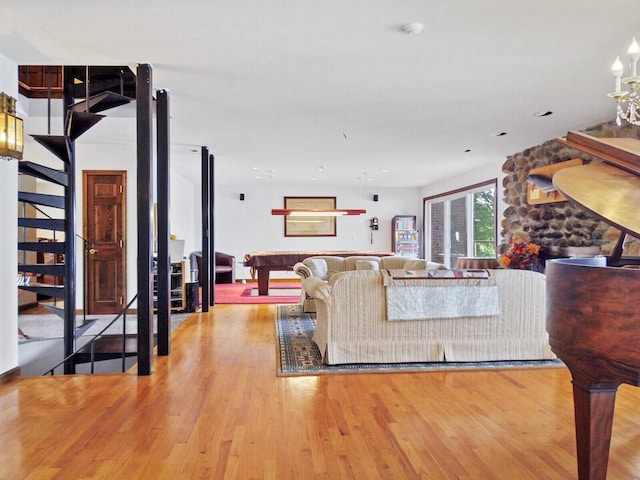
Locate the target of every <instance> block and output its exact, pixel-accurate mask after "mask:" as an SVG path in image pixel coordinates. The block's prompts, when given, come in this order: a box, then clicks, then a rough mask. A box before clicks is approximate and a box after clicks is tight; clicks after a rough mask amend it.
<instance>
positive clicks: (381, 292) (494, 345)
mask: <svg viewBox="0 0 640 480" xmlns="http://www.w3.org/2000/svg"><path fill="white" fill-rule="evenodd" d="M487 272H489V274H490V275H489V279H488V280H487V282H490V285H491V290H483V291H491V292H493V294H494V295H495V298H494V299H493V300H492V301H494V302H495V305H494V306H493V308H494V312H493V313H491V312H490V313H489V314H487V312H480V315H477V314H476V313H469V312H466V313H463V314H464V315H467V316H462V317H455V315H456V314H455V313H454V315H453V317H454V318H452V317H451V316H450V315H449V314H447V315H445V316H448V317H449V318H425V319H412V320H394V321H390V320H389V319H388V311H387V310H388V305H387V303H388V297H387V295H388V290H387V289H388V286H385V283H387V284H388V283H389V280H388V279H389V272H388V271H366V270H352V271H343V272H339V273H335V274H333V275H331V276H330V278H329V280H328V281H325V280H322V279H321V278H317V277H313V276H309V277H308V278H305V279H303V280H302V283H303V287H304V291H305V292H306V293H307V295H309V296H310V297H311V298H313V299H314V300H315V306H316V330H315V333H314V337H313V340H314V342H315V343H316V344H317V345H318V347H319V348H320V351H321V352H322V355H323V359H324V361H325V363H327V364H343V363H386V362H390V363H398V362H425V361H495V360H532V359H551V358H555V356H554V354H553V353H552V352H551V349H550V348H549V342H548V336H547V332H546V330H545V277H544V275H543V274H540V273H537V272H532V271H525V270H507V269H498V270H488V271H487ZM392 282H393V280H392ZM408 283H410V284H411V285H416V286H420V287H427V288H432V287H437V288H435V289H433V290H427V292H433V293H427V295H426V298H427V299H430V300H444V301H440V302H439V303H440V304H441V305H444V306H445V307H446V305H447V300H448V298H449V296H450V295H449V293H451V298H452V299H454V298H458V299H459V298H460V297H459V296H458V297H456V296H455V295H454V293H456V292H454V290H453V287H454V286H455V287H458V286H461V284H464V282H462V281H456V280H446V279H442V280H432V279H426V278H416V279H413V280H411V281H408ZM475 285H478V283H476V284H475ZM487 285H489V283H488V284H487ZM462 288H467V290H462V292H466V293H464V295H466V296H469V298H471V299H472V301H471V302H463V303H469V304H470V305H471V307H468V308H472V309H473V308H474V306H473V304H474V301H475V300H476V299H475V295H476V294H475V292H474V290H473V286H466V287H465V286H463V287H462ZM460 292H461V290H457V295H459V294H460ZM435 295H438V297H437V298H436V297H434V296H435ZM477 296H478V299H480V298H481V295H480V290H478V295H477ZM454 301H455V302H456V303H457V302H458V301H459V300H454ZM418 303H419V302H418ZM436 303H437V302H436ZM476 303H482V302H481V301H480V300H478V301H477V302H476ZM407 307H409V308H408V310H409V313H411V310H412V305H407ZM454 310H455V309H454ZM418 316H419V315H418Z"/></svg>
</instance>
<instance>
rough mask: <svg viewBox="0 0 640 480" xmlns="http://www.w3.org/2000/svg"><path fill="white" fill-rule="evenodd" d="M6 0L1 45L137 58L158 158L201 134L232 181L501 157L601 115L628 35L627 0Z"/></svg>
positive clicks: (220, 172) (182, 155)
mask: <svg viewBox="0 0 640 480" xmlns="http://www.w3.org/2000/svg"><path fill="white" fill-rule="evenodd" d="M6 3H7V2H5V5H4V6H3V8H2V17H3V21H2V24H1V25H0V53H3V54H4V55H5V56H6V57H8V58H9V59H11V60H13V61H15V62H16V63H18V64H52V65H85V64H89V65H123V64H129V65H132V66H134V68H135V65H136V64H137V63H150V64H151V65H152V66H153V82H154V87H155V88H158V89H160V88H163V89H168V90H169V91H170V93H171V107H170V108H171V114H172V123H171V140H172V145H173V146H172V160H171V161H172V165H173V167H174V168H175V169H176V170H177V171H179V172H181V173H183V175H185V176H187V177H188V178H191V179H193V180H196V179H197V178H198V176H199V173H200V146H201V145H206V146H208V147H209V149H210V151H211V153H213V154H214V155H215V157H216V178H217V181H223V182H228V183H236V184H248V183H254V182H264V181H266V180H265V178H266V177H268V176H269V174H268V172H271V176H272V179H270V180H268V181H269V182H270V183H271V184H309V185H339V186H350V185H353V186H360V185H362V182H363V181H365V180H364V178H365V177H366V181H367V182H368V185H372V186H380V187H384V186H395V187H400V186H407V187H408V186H422V185H426V184H429V183H432V182H435V181H438V180H439V179H442V178H447V177H450V176H452V175H455V174H456V173H458V172H461V171H466V170H470V169H474V168H478V167H482V166H484V165H488V164H492V165H496V164H501V163H502V162H503V161H504V159H505V157H506V156H507V155H510V154H513V153H516V152H519V151H522V150H524V149H525V148H527V147H530V146H534V145H538V144H540V143H542V142H544V141H546V140H548V139H551V138H554V137H557V136H562V135H564V134H566V132H567V131H568V130H580V129H584V128H586V127H589V126H592V125H594V124H597V123H600V122H603V121H607V120H611V119H612V118H613V115H614V103H613V101H612V100H610V99H609V98H607V96H606V94H607V92H609V91H610V90H612V89H613V86H614V80H613V77H612V76H611V73H610V66H611V64H612V63H613V60H614V59H615V56H616V55H621V56H623V55H624V54H626V50H627V47H628V45H629V44H630V42H631V38H632V37H633V36H640V22H639V21H638V20H639V19H640V2H638V1H637V0H606V1H604V0H599V1H591V0H588V1H584V0H582V1H578V0H564V1H552V0H539V1H527V2H524V1H515V2H514V1H508V0H485V1H479V0H454V1H447V2H430V1H426V0H407V1H389V0H388V1H383V0H377V1H371V0H369V1H366V0H322V1H317V0H316V1H311V0H246V1H242V0H233V1H215V0H206V1H205V0H201V1H193V0H192V1H190V0H183V1H181V2H178V1H167V0H135V1H131V0H114V1H110V2H78V1H77V0H58V1H55V2H53V1H51V0H29V1H27V2H12V3H11V6H7V5H6ZM411 22H420V23H422V24H423V25H424V30H423V31H422V33H420V34H418V35H414V34H406V33H403V32H402V31H401V27H402V25H404V24H407V23H411ZM544 111H553V115H550V116H546V117H536V116H534V113H536V112H544ZM107 114H108V112H107ZM121 115H122V116H123V117H126V116H127V113H126V109H125V111H124V113H122V114H121ZM109 125H110V126H109V127H107V126H106V122H104V121H103V122H101V124H100V128H98V127H96V128H95V129H93V130H92V131H91V135H92V136H91V137H90V140H91V141H96V142H105V143H110V142H114V141H116V140H115V139H117V141H118V142H123V141H124V142H132V143H133V142H134V141H135V128H131V122H130V121H129V122H127V121H123V122H122V126H121V127H120V130H121V131H120V132H118V133H117V135H116V134H114V132H113V129H114V128H116V129H118V127H117V126H115V121H114V122H111V123H110V124H109ZM499 132H506V133H507V135H503V136H495V134H496V133H499ZM28 133H45V132H28ZM83 140H84V137H81V139H79V140H78V141H83ZM467 149H469V150H470V151H469V152H465V150H467ZM193 150H195V152H193ZM319 166H323V167H325V168H324V170H323V171H319V168H318V167H319ZM365 172H366V175H365ZM256 176H261V177H262V178H261V179H256V178H255V177H256ZM314 178H315V179H314Z"/></svg>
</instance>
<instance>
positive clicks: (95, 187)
mask: <svg viewBox="0 0 640 480" xmlns="http://www.w3.org/2000/svg"><path fill="white" fill-rule="evenodd" d="M126 181H127V175H126V172H125V171H110V170H98V171H91V170H85V171H84V172H83V192H84V228H83V231H84V237H85V239H86V240H87V242H86V249H85V253H84V254H83V255H84V256H85V258H86V279H85V292H86V298H85V301H86V308H87V313H89V314H102V313H117V312H120V311H121V310H122V309H123V308H124V307H125V305H126V302H127V299H126V298H125V296H126V291H127V290H126V278H127V276H126V253H125V252H126V244H127V242H126V240H127V239H126V228H125V226H126V204H127V203H126V191H127V188H126ZM78 243H79V244H81V245H82V244H84V243H85V242H83V241H82V240H80V239H79V240H78Z"/></svg>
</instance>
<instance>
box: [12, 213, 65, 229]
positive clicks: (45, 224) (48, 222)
mask: <svg viewBox="0 0 640 480" xmlns="http://www.w3.org/2000/svg"><path fill="white" fill-rule="evenodd" d="M66 223H67V221H66V220H65V219H64V218H25V217H20V218H18V226H19V227H28V228H39V229H41V230H58V231H60V232H62V231H64V229H65V227H66Z"/></svg>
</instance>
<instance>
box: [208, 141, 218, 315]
mask: <svg viewBox="0 0 640 480" xmlns="http://www.w3.org/2000/svg"><path fill="white" fill-rule="evenodd" d="M214 167H215V158H214V156H213V154H211V155H209V258H210V262H209V272H210V274H209V281H210V283H209V285H210V287H209V291H210V294H209V298H210V300H209V303H210V304H211V305H215V304H216V293H215V287H216V248H215V243H216V242H215V225H216V224H215V221H214V218H215V210H214V208H213V207H214V200H215V198H216V184H215V168H214Z"/></svg>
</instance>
